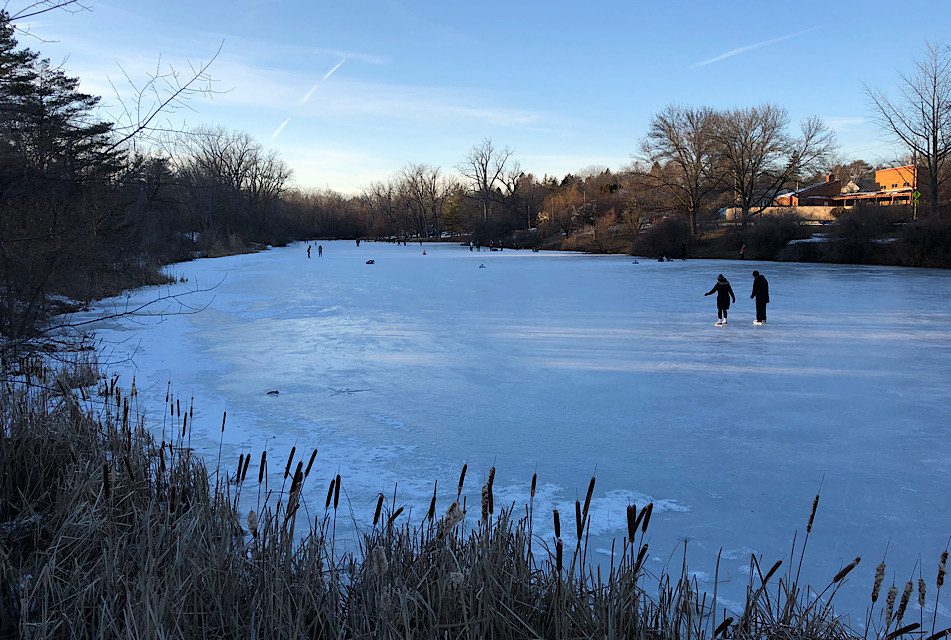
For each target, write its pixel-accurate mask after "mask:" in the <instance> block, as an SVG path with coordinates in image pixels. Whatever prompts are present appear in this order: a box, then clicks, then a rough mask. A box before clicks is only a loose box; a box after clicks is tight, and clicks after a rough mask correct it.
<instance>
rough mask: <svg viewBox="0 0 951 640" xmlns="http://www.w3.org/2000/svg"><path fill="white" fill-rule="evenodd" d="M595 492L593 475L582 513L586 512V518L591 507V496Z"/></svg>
mask: <svg viewBox="0 0 951 640" xmlns="http://www.w3.org/2000/svg"><path fill="white" fill-rule="evenodd" d="M592 494H594V476H591V482H589V483H588V493H586V494H585V496H584V509H583V510H582V512H581V513H582V514H584V517H585V520H587V519H588V509H589V508H590V507H591V496H592Z"/></svg>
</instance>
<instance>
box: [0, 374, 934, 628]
mask: <svg viewBox="0 0 951 640" xmlns="http://www.w3.org/2000/svg"><path fill="white" fill-rule="evenodd" d="M3 370H4V375H3V380H4V382H3V385H2V387H0V415H2V420H3V422H2V428H0V637H22V638H157V637H170V638H325V637H326V638H331V637H332V638H408V637H415V638H589V637H599V638H672V639H681V638H683V639H692V638H697V639H704V638H711V639H712V638H841V639H853V638H863V640H868V639H872V638H874V639H876V640H894V639H897V638H920V639H921V640H940V639H942V638H945V637H946V636H948V635H949V633H951V629H939V628H936V623H937V618H936V614H934V615H931V616H930V617H929V614H927V613H925V612H926V611H937V610H938V608H939V606H940V605H941V601H940V599H941V595H942V586H943V583H944V579H945V565H946V562H947V556H948V554H947V551H945V552H944V553H943V554H942V555H941V556H940V559H939V565H938V572H937V578H934V577H930V578H928V579H927V580H926V577H925V576H924V575H922V574H921V573H920V572H919V574H918V577H917V579H916V580H912V581H909V582H907V583H906V584H899V585H891V586H889V585H886V584H885V583H884V579H885V570H886V568H885V564H884V563H882V564H880V565H879V566H878V567H877V570H876V573H875V578H874V584H872V585H869V590H870V603H869V607H868V612H867V617H866V620H865V627H864V628H854V627H850V626H848V625H846V624H845V623H844V622H843V620H842V619H841V618H840V617H838V616H837V615H836V613H835V611H834V601H835V596H836V593H837V592H838V590H839V588H840V587H841V586H842V584H843V583H844V582H845V581H846V580H848V579H849V576H850V573H851V572H852V570H853V569H854V568H855V567H856V566H857V565H858V564H859V562H860V558H858V557H856V558H855V559H854V560H853V561H852V562H850V563H848V564H847V565H846V566H844V567H830V571H829V573H830V580H829V582H828V584H823V585H818V586H819V588H818V589H815V588H809V587H807V586H805V585H802V584H800V582H799V575H800V570H801V567H802V563H803V558H804V556H805V553H806V547H807V545H808V542H809V538H810V536H811V534H812V529H813V524H814V521H815V516H816V510H817V507H818V504H819V496H816V498H815V501H814V502H813V506H812V512H811V514H810V516H809V520H808V526H807V528H806V534H805V536H804V538H803V539H802V541H801V542H799V543H796V542H794V543H793V549H792V551H791V553H790V556H789V558H788V559H787V560H786V561H777V562H776V563H775V564H772V565H768V564H761V563H760V562H759V561H758V559H757V558H755V557H754V558H752V560H751V567H752V568H751V573H750V576H749V583H748V585H747V589H746V599H745V603H744V604H743V607H742V609H741V610H739V611H732V612H730V611H726V610H724V609H723V608H722V607H721V606H717V605H716V603H717V589H716V587H714V589H713V592H712V593H706V592H703V591H701V589H700V588H699V586H698V584H697V582H696V579H695V578H692V577H691V575H690V574H689V573H688V571H687V567H686V562H684V563H683V566H682V567H680V568H679V569H678V570H675V571H672V572H670V573H663V574H661V575H655V574H653V573H651V572H649V571H648V570H647V569H646V567H645V559H646V558H647V553H648V545H647V543H646V541H645V540H646V535H647V532H648V528H649V526H650V521H651V512H652V506H651V505H650V504H647V505H640V508H638V506H635V505H631V506H629V507H628V508H627V532H626V536H625V537H624V538H623V539H621V540H619V541H616V542H615V544H614V547H613V552H614V553H613V555H612V559H611V561H610V564H607V563H604V564H601V565H598V564H595V563H593V562H591V561H589V557H588V532H589V527H590V515H589V505H590V501H591V498H592V495H593V493H594V488H595V482H596V481H595V479H594V478H592V479H591V483H590V484H589V486H588V489H587V493H586V495H585V498H584V500H578V501H576V503H575V506H574V510H573V513H564V514H559V513H558V512H557V511H555V512H554V513H552V514H551V517H552V518H553V522H554V537H553V538H551V539H548V538H547V537H546V538H542V537H541V536H537V535H535V534H534V533H533V531H532V521H533V516H534V515H535V514H534V513H533V511H534V497H535V478H532V481H531V485H530V486H528V487H526V501H525V504H524V505H522V506H520V507H510V508H505V507H503V508H500V507H499V506H497V505H496V504H495V500H494V496H493V481H494V476H495V470H494V469H491V470H489V473H488V479H487V482H486V483H485V484H484V485H483V486H482V488H481V502H480V504H478V505H469V506H468V510H467V505H466V502H465V500H464V499H463V500H461V501H460V497H461V496H462V494H463V488H464V486H465V482H466V471H467V469H466V467H465V466H464V467H463V468H462V472H461V474H460V476H459V481H458V485H457V486H455V487H452V488H451V489H450V490H449V492H448V493H449V494H450V497H454V500H453V502H452V503H451V505H450V507H449V508H448V510H447V511H446V512H445V513H444V514H443V513H437V512H436V497H437V495H438V490H437V488H436V487H434V490H433V499H432V502H431V503H430V506H429V509H428V511H427V513H426V514H425V517H424V518H423V520H422V522H421V523H419V524H416V523H410V522H409V521H408V513H407V512H406V511H405V510H404V508H403V507H402V506H400V505H399V504H398V503H396V502H395V500H394V499H390V500H387V499H386V498H384V496H383V495H382V494H381V495H380V497H379V499H378V501H377V504H376V509H375V514H374V517H373V520H372V522H368V523H365V526H364V528H363V532H362V533H361V534H360V541H359V544H358V545H357V548H356V549H355V550H344V549H342V548H339V547H337V545H335V534H334V532H335V526H336V518H337V515H338V509H342V506H341V505H340V493H341V484H342V482H343V480H342V479H341V478H340V476H337V477H335V478H334V479H333V480H332V481H331V483H330V486H329V487H328V488H327V492H326V500H325V501H324V503H323V504H322V505H304V504H303V502H302V499H301V495H302V490H303V488H304V487H305V486H306V484H307V481H308V478H309V477H310V475H311V471H312V470H313V468H314V466H315V464H319V462H317V460H318V456H317V451H316V450H314V451H307V452H298V451H296V450H294V449H292V450H291V451H290V453H289V455H288V457H287V459H286V460H277V461H276V460H271V459H269V458H268V457H267V455H266V453H262V454H261V455H260V456H258V455H256V454H252V452H250V451H249V452H246V453H241V454H240V456H239V458H238V461H237V464H236V466H235V467H233V468H231V467H230V465H229V466H228V468H227V469H226V468H225V467H224V466H223V465H222V464H221V461H220V456H219V460H218V461H217V462H216V464H215V468H214V469H212V468H210V466H209V465H208V464H206V462H205V461H203V460H202V459H201V458H199V457H197V456H195V455H193V453H192V449H191V448H190V446H189V442H190V437H191V424H190V423H191V422H192V417H193V408H192V406H190V405H187V404H183V403H182V402H181V400H180V399H179V398H174V397H172V396H171V394H169V395H168V396H167V403H166V410H167V412H168V413H166V414H165V416H166V417H165V427H164V428H163V435H162V436H156V435H154V434H153V431H152V430H150V428H149V425H147V424H146V421H145V419H144V417H142V416H141V415H138V414H137V412H136V411H135V410H134V408H133V407H134V406H135V404H136V403H135V399H136V396H137V391H136V388H135V384H134V383H133V385H132V388H131V389H130V390H129V391H128V392H126V391H124V390H123V389H121V388H120V387H119V386H118V385H117V384H116V380H115V379H113V380H111V381H107V380H105V379H104V378H102V377H101V376H100V375H99V373H98V369H96V367H95V363H93V362H90V361H88V360H87V361H85V362H82V363H78V364H76V363H74V364H72V365H70V366H65V367H62V368H59V369H50V368H47V366H46V365H44V364H43V362H42V361H40V360H37V359H23V360H18V361H16V362H5V363H4V365H3ZM158 429H159V428H158V427H157V428H156V431H157V430H158ZM221 429H222V432H223V431H224V429H226V420H225V419H223V420H222V425H221ZM252 463H253V466H252ZM269 469H270V470H271V473H269ZM275 479H278V480H280V482H281V484H280V485H279V486H276V485H275V484H272V483H273V482H274V481H275ZM247 492H253V494H252V496H245V499H242V494H245V493H247ZM320 494H321V496H323V490H321V491H320ZM255 495H256V500H254V499H253V498H254V496H255ZM248 502H254V508H253V509H252V510H249V511H247V512H246V513H245V512H239V508H238V505H239V503H241V504H247V503H248ZM301 507H304V508H303V509H302V508H301ZM308 507H309V509H308ZM468 511H474V512H475V513H468ZM340 513H341V514H342V513H343V511H341V512H340ZM315 514H316V515H315ZM341 517H342V516H341ZM546 517H547V516H546ZM718 564H719V563H718ZM718 577H719V576H717V578H718ZM714 584H715V585H716V584H717V580H715V581H714ZM916 603H917V607H915V606H914V605H915V604H916Z"/></svg>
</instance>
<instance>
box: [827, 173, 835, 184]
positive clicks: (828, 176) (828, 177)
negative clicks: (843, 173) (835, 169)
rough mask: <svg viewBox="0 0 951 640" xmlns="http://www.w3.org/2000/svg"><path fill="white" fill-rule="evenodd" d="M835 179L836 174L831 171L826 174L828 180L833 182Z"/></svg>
mask: <svg viewBox="0 0 951 640" xmlns="http://www.w3.org/2000/svg"><path fill="white" fill-rule="evenodd" d="M833 180H835V174H834V173H832V172H831V171H830V172H829V173H827V174H826V182H832V181H833Z"/></svg>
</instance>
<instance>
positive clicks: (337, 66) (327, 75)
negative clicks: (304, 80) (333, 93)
mask: <svg viewBox="0 0 951 640" xmlns="http://www.w3.org/2000/svg"><path fill="white" fill-rule="evenodd" d="M346 61H347V59H346V58H343V59H342V60H341V61H340V62H338V63H337V64H335V65H334V66H333V67H331V68H330V71H328V72H327V73H325V74H324V77H323V78H321V79H320V82H318V83H316V84H314V86H312V87H311V88H310V91H308V92H307V93H306V94H305V95H304V97H303V98H301V99H300V104H304V103H305V102H307V101H308V100H310V98H311V96H312V95H314V92H315V91H317V87H319V86H320V84H321V82H326V81H327V80H329V79H330V76H332V75H333V74H334V73H335V72H336V71H337V69H339V68H340V67H342V66H343V63H344V62H346Z"/></svg>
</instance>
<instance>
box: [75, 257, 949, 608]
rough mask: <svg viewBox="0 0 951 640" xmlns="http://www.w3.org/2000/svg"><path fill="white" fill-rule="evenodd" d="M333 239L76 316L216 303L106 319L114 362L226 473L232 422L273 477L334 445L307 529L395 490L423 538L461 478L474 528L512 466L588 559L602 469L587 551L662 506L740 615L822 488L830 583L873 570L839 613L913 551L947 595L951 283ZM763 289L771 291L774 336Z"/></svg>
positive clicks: (657, 563) (935, 277)
mask: <svg viewBox="0 0 951 640" xmlns="http://www.w3.org/2000/svg"><path fill="white" fill-rule="evenodd" d="M322 244H323V246H324V256H323V258H317V257H316V252H314V254H313V255H314V257H313V258H311V259H308V258H307V256H306V251H305V246H304V245H301V244H298V245H294V246H291V247H288V248H284V249H273V250H270V251H267V252H264V253H259V254H254V255H244V256H234V257H228V258H220V259H214V260H197V261H194V262H189V263H184V264H178V265H174V266H173V267H171V268H170V270H169V271H170V273H172V274H174V275H176V276H178V275H184V276H186V277H187V278H188V283H187V284H177V285H173V286H171V287H162V288H154V287H153V288H149V289H143V290H140V291H137V292H134V293H133V294H132V295H131V296H129V297H121V298H118V299H113V300H110V301H106V302H103V303H100V304H98V305H97V306H96V308H95V309H94V310H93V311H91V312H89V313H87V314H83V315H82V316H74V317H77V318H90V317H94V316H95V315H96V314H100V313H103V312H107V311H110V310H112V309H113V307H114V306H115V305H120V306H123V307H125V306H126V305H134V304H137V303H139V302H142V301H148V300H150V299H154V298H155V297H156V296H157V295H159V294H161V293H168V292H172V293H177V292H183V291H187V290H189V288H194V287H195V286H196V285H197V286H199V287H214V289H213V290H212V291H209V292H205V293H196V294H194V295H191V296H188V297H187V299H186V300H187V302H188V304H189V305H190V307H191V308H193V309H195V310H198V311H197V312H194V313H189V314H187V315H172V316H165V317H162V318H141V317H139V318H135V319H134V320H129V319H126V320H122V321H119V322H115V321H113V322H104V323H101V324H100V325H99V326H98V327H97V335H98V337H99V338H101V340H102V344H101V349H100V351H101V354H102V358H103V359H104V360H108V361H109V362H111V363H112V365H111V367H112V368H113V369H114V370H116V371H117V372H121V373H122V374H123V375H124V376H125V378H126V381H127V383H128V379H129V378H130V377H131V375H132V374H135V375H136V376H137V384H138V387H139V389H140V394H141V395H140V399H141V400H142V401H143V402H144V403H145V404H146V406H147V407H149V408H150V409H151V411H152V415H153V416H155V417H156V420H157V422H159V423H160V421H161V414H160V412H159V409H160V408H161V406H162V405H163V403H164V396H165V390H166V384H167V382H168V381H169V380H171V382H172V388H173V390H174V391H175V393H176V395H178V396H181V397H191V396H194V397H195V398H196V420H195V434H194V437H193V443H194V442H196V441H197V442H198V446H199V447H200V448H201V450H202V451H204V452H205V453H206V455H207V456H209V457H211V458H212V464H214V458H215V457H216V455H217V450H218V438H219V435H220V434H219V431H220V421H221V412H222V411H223V410H225V409H227V411H228V427H227V429H226V431H225V434H224V448H223V450H224V454H223V455H224V459H225V461H226V462H228V463H229V464H234V463H236V461H237V458H238V454H239V453H240V452H247V451H251V452H252V453H253V455H254V456H255V459H256V457H257V456H258V455H259V454H260V451H261V449H262V448H263V447H266V448H267V449H268V457H269V458H270V459H271V460H273V461H280V462H279V463H278V464H273V465H272V468H273V471H274V473H275V474H277V473H279V472H281V471H282V470H283V464H282V461H283V460H284V459H285V457H286V455H287V452H288V451H289V450H290V448H291V446H292V445H296V446H297V448H298V451H300V452H303V455H304V456H305V457H306V456H307V455H309V452H310V449H311V447H313V446H319V447H320V453H319V454H318V457H317V463H316V465H315V468H316V474H317V478H316V481H315V480H314V476H313V474H312V475H311V479H310V480H308V484H309V486H310V488H309V491H310V496H309V497H310V508H311V510H312V512H313V511H314V510H321V509H322V508H323V497H324V494H325V492H326V487H327V484H328V483H329V481H330V479H331V478H332V477H333V475H334V474H336V473H338V472H339V473H341V475H342V476H343V490H344V494H345V496H346V498H347V500H348V503H349V505H350V507H351V508H352V510H353V512H354V515H355V519H356V521H357V522H358V523H367V522H369V520H370V519H371V517H372V515H371V514H372V510H373V506H374V497H375V496H376V494H377V492H379V491H383V492H385V493H387V495H390V494H391V493H392V491H393V487H394V483H397V482H398V491H397V493H398V496H399V501H400V502H401V503H405V504H407V505H408V506H410V507H412V513H411V514H410V517H411V518H412V519H413V520H416V521H418V520H421V519H422V517H423V515H424V513H425V510H426V507H427V506H428V503H429V498H430V496H431V495H432V486H433V485H432V483H433V482H434V481H436V480H438V482H439V502H438V507H439V510H440V512H441V511H443V510H445V508H446V507H447V506H448V505H449V503H450V502H451V500H452V498H453V497H454V496H455V486H456V481H457V479H458V473H459V469H460V467H461V466H462V464H463V463H464V462H468V463H469V469H470V473H469V476H468V480H467V483H466V493H467V495H468V503H469V506H470V513H472V512H475V511H477V510H478V494H479V486H480V484H481V482H482V481H484V478H485V476H486V473H487V471H488V468H489V467H490V466H492V465H493V464H494V465H495V466H496V467H497V469H498V472H497V476H496V478H497V479H496V484H497V487H498V488H497V495H496V504H508V503H511V502H516V503H518V504H521V503H522V502H523V501H524V500H526V499H527V496H528V486H529V481H530V479H531V475H532V473H533V472H534V471H537V472H538V477H539V493H538V496H537V498H536V503H535V513H536V514H538V515H537V523H536V525H537V526H536V530H537V531H538V532H540V534H541V535H544V536H551V518H550V514H551V511H550V510H551V508H552V506H556V505H557V506H560V507H561V508H562V513H563V518H564V520H563V521H564V522H565V523H567V524H566V525H565V526H564V529H565V530H566V531H567V533H565V531H563V534H564V535H565V537H566V544H573V541H569V540H568V539H570V538H571V537H572V536H573V534H572V533H571V532H573V531H574V524H573V517H574V516H573V513H574V500H575V499H576V498H577V497H581V498H582V499H583V497H584V496H583V494H584V491H585V489H586V487H587V482H588V480H589V478H590V477H591V475H593V474H595V475H597V478H598V481H597V487H596V491H595V498H594V500H593V502H592V505H593V506H592V510H593V520H592V534H593V537H594V538H595V540H594V541H593V543H592V545H591V549H593V550H595V551H597V550H602V551H605V552H609V551H610V547H611V538H612V537H614V536H617V537H619V538H620V537H621V536H623V529H624V508H625V506H626V505H627V504H628V502H636V503H637V505H638V506H642V505H643V504H644V503H645V501H647V500H653V501H654V502H655V510H654V517H653V518H652V524H651V528H650V541H651V557H652V561H651V563H650V565H649V567H650V568H651V569H652V570H657V569H660V568H662V566H663V565H664V564H666V563H668V562H670V563H671V565H672V566H673V567H678V566H679V563H680V553H681V551H680V550H681V549H682V540H683V539H687V540H688V541H689V545H688V561H689V564H690V568H691V570H693V571H696V574H695V576H696V577H697V579H698V580H699V582H700V583H701V585H704V586H708V587H712V582H713V575H714V563H715V560H716V555H717V551H718V549H720V548H721V547H722V548H723V560H722V562H721V567H720V579H721V580H722V581H726V584H725V585H721V587H720V593H721V594H722V595H723V598H724V602H730V601H738V600H741V599H742V594H743V590H744V585H745V581H746V577H745V576H744V575H743V571H744V568H745V571H746V572H748V570H749V569H748V567H749V564H750V559H749V555H750V554H751V553H756V554H762V556H763V557H764V560H763V562H764V563H765V564H766V565H767V566H768V565H770V564H772V562H773V561H775V560H776V559H782V558H788V553H789V545H790V542H791V539H792V535H793V533H794V532H795V531H796V530H799V532H800V539H801V536H802V533H803V532H804V529H805V521H806V518H807V517H808V513H809V508H810V505H811V502H812V497H813V495H814V494H815V493H816V490H817V489H818V488H819V486H820V484H821V485H822V502H821V504H820V508H819V514H818V517H817V523H816V527H815V529H814V531H813V536H812V539H811V540H810V547H809V550H808V552H807V558H806V569H805V570H804V574H805V576H806V578H807V579H808V580H809V581H811V582H812V583H813V584H815V585H817V586H819V587H820V588H822V587H824V586H825V584H826V583H827V582H828V580H830V579H831V577H832V575H834V574H835V573H836V571H838V569H839V568H840V567H842V566H843V565H844V564H847V563H848V562H849V561H850V560H851V559H852V558H853V557H854V556H855V555H862V556H863V562H862V564H861V565H860V566H859V569H857V570H856V571H855V572H854V573H853V574H852V576H850V585H849V587H848V588H847V589H846V591H845V593H844V598H845V600H843V601H842V603H841V604H844V605H846V606H848V607H850V608H851V609H853V610H854V611H856V612H859V613H863V612H864V607H865V603H866V602H867V598H868V593H869V591H870V588H871V575H872V572H873V569H874V565H875V564H876V563H877V562H878V561H879V559H880V558H881V557H882V554H883V553H884V551H885V549H886V546H888V558H887V559H888V561H889V572H888V580H892V579H894V580H895V581H896V582H904V580H906V579H908V577H910V575H911V572H912V569H913V567H914V565H915V563H916V561H918V559H919V555H920V559H921V563H922V566H923V568H924V575H925V579H926V580H927V582H928V584H929V585H933V584H934V574H935V569H936V564H937V557H938V554H939V553H940V551H941V550H943V549H944V548H945V546H946V544H947V542H948V536H949V534H951V517H949V508H948V507H949V498H948V489H949V487H951V465H949V453H951V444H949V435H951V434H949V426H951V424H949V411H948V407H949V400H951V295H949V294H951V273H948V272H945V271H935V270H914V269H896V268H884V267H865V266H834V265H807V264H774V263H756V262H751V261H747V262H724V261H699V260H697V261H695V260H692V261H689V262H670V263H657V262H653V261H648V260H643V259H642V260H641V261H640V264H633V263H632V260H631V259H630V258H626V257H620V256H610V257H608V256H583V255H575V254H567V253H560V254H555V253H545V252H541V253H531V252H522V251H510V250H506V251H502V252H492V253H487V252H482V253H476V252H470V251H469V250H468V248H463V247H459V246H456V245H450V244H446V245H439V246H434V245H427V246H426V247H425V249H426V253H427V255H425V256H424V255H422V248H420V247H419V246H418V245H417V246H410V247H397V246H394V245H390V244H380V243H362V244H361V246H360V247H359V248H357V247H356V246H355V245H354V243H352V242H324V243H322ZM371 258H372V259H375V261H376V264H374V265H367V264H365V262H366V260H367V259H371ZM480 263H484V264H485V265H486V267H487V268H485V269H479V268H478V267H479V265H480ZM753 269H759V270H760V271H762V272H764V273H765V275H766V276H767V278H768V279H769V282H770V294H771V298H772V303H771V304H770V305H769V323H768V324H767V325H766V326H763V327H754V326H752V325H751V322H752V320H753V317H754V309H753V304H752V301H751V300H749V298H748V296H749V291H750V288H751V286H752V277H751V275H750V272H751V271H752V270H753ZM718 273H724V274H725V275H726V276H727V278H729V279H730V280H731V282H732V284H733V287H734V289H735V290H736V292H737V296H738V300H737V304H736V305H734V307H733V308H732V309H731V313H730V325H729V326H728V327H725V328H718V327H714V326H713V322H714V320H715V319H716V310H715V303H714V298H713V297H712V296H711V297H706V298H705V297H704V296H703V293H704V292H706V291H708V290H709V289H710V287H711V286H712V284H713V282H714V280H715V278H716V275H717V274H718ZM128 358H131V361H129V360H127V359H128ZM272 389H278V390H280V395H277V396H268V395H266V392H267V391H269V390H272ZM279 466H280V467H281V468H280V469H277V467H279ZM250 475H251V476H253V475H254V474H253V473H251V474H250ZM473 507H474V508H473ZM339 530H340V526H339V525H338V531H339ZM345 535H349V536H352V535H353V532H352V530H351V531H349V532H347V533H345ZM889 541H890V542H891V544H890V545H889ZM596 555H597V554H596ZM600 555H601V556H602V557H604V554H600ZM929 600H930V596H929ZM946 614H947V611H946V610H945V611H943V612H942V615H946ZM859 617H861V616H859Z"/></svg>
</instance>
